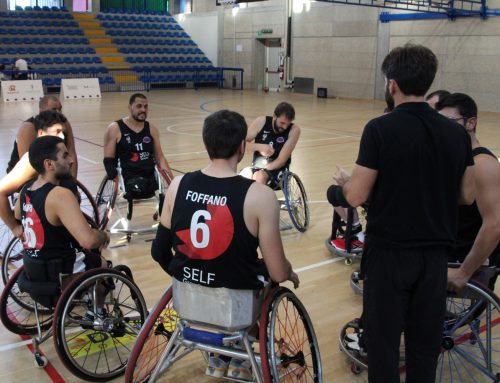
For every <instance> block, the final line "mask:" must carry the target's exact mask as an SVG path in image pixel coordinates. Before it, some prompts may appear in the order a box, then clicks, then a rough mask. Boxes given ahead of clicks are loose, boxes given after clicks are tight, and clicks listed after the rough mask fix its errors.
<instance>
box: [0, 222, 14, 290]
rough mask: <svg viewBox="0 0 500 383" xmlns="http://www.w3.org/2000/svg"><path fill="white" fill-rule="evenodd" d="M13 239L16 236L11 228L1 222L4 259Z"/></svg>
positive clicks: (0, 233) (0, 250) (1, 252)
mask: <svg viewBox="0 0 500 383" xmlns="http://www.w3.org/2000/svg"><path fill="white" fill-rule="evenodd" d="M12 238H14V234H12V232H11V231H10V229H9V227H8V226H7V225H6V224H5V223H4V222H3V221H2V220H0V256H1V257H2V258H3V257H4V255H5V253H6V251H7V246H8V245H9V243H10V241H12ZM4 286H5V284H4Z"/></svg>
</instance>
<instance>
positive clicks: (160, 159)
mask: <svg viewBox="0 0 500 383" xmlns="http://www.w3.org/2000/svg"><path fill="white" fill-rule="evenodd" d="M149 130H150V131H151V136H152V137H153V145H154V150H155V153H154V155H155V159H156V163H157V164H158V165H159V166H160V168H161V169H163V170H164V171H165V172H167V174H168V176H169V177H170V179H171V180H172V179H173V178H174V174H173V173H172V169H170V166H169V165H168V162H167V159H166V158H165V155H164V154H163V150H162V149H161V142H160V133H159V132H158V129H157V128H156V126H154V125H152V124H150V125H149Z"/></svg>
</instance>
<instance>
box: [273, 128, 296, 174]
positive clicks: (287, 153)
mask: <svg viewBox="0 0 500 383" xmlns="http://www.w3.org/2000/svg"><path fill="white" fill-rule="evenodd" d="M290 129H291V130H290V133H289V134H288V139H287V140H286V142H285V145H283V147H282V148H281V151H280V154H279V156H278V158H276V159H275V160H274V161H273V162H271V163H269V164H268V165H267V166H266V169H267V170H277V169H281V168H282V167H283V166H285V164H286V162H287V161H288V159H289V158H290V157H291V156H292V152H293V150H294V149H295V146H296V145H297V142H298V141H299V137H300V128H299V126H298V125H295V124H294V125H293V126H292V127H291V128H290Z"/></svg>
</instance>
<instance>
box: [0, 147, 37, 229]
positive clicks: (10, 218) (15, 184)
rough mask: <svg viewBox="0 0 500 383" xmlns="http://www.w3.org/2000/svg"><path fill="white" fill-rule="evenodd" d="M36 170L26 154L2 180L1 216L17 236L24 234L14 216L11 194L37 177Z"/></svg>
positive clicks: (0, 181) (0, 192)
mask: <svg viewBox="0 0 500 383" xmlns="http://www.w3.org/2000/svg"><path fill="white" fill-rule="evenodd" d="M36 174H37V173H36V171H35V169H33V167H32V166H31V165H30V163H29V159H28V155H27V154H25V155H24V156H23V157H22V158H21V159H20V160H19V162H18V163H17V164H16V166H14V168H13V169H12V170H11V171H10V173H8V174H6V175H5V176H4V177H3V178H2V179H1V180H0V218H2V220H3V221H4V223H5V224H6V225H7V226H8V228H9V229H10V230H11V231H12V232H13V233H14V235H15V236H16V237H21V236H22V232H23V230H22V227H21V225H20V224H19V222H18V221H17V220H16V218H15V217H14V213H13V212H12V210H11V207H10V203H9V196H10V195H11V194H14V193H15V192H16V191H18V190H19V189H20V188H21V187H22V186H23V185H24V184H25V183H26V182H28V181H29V180H30V179H32V178H34V177H36Z"/></svg>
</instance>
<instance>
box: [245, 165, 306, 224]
mask: <svg viewBox="0 0 500 383" xmlns="http://www.w3.org/2000/svg"><path fill="white" fill-rule="evenodd" d="M267 163H268V158H266V157H259V158H257V159H256V160H255V161H254V162H253V163H252V166H250V167H247V168H244V169H243V170H242V171H241V172H240V174H241V175H242V176H244V177H246V178H252V176H251V175H252V173H253V171H255V170H260V169H264V168H265V166H266V165H267ZM268 186H269V187H271V188H272V189H273V190H275V191H277V192H281V193H282V196H280V195H278V202H279V204H280V209H281V210H284V211H287V212H288V215H289V216H290V221H291V223H292V225H293V227H295V228H296V229H297V230H298V231H299V232H301V233H303V232H305V231H306V230H307V228H308V227H309V220H310V213H309V203H308V200H307V194H306V189H305V188H304V184H303V183H302V181H301V180H300V178H299V176H298V175H297V174H295V173H293V172H291V171H290V170H289V169H288V168H285V169H284V170H283V172H282V173H281V174H280V176H279V177H278V182H270V183H269V185H268ZM280 220H281V221H282V225H280V228H281V230H288V229H291V228H292V225H290V224H289V223H287V222H284V221H283V220H282V219H281V218H280Z"/></svg>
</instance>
